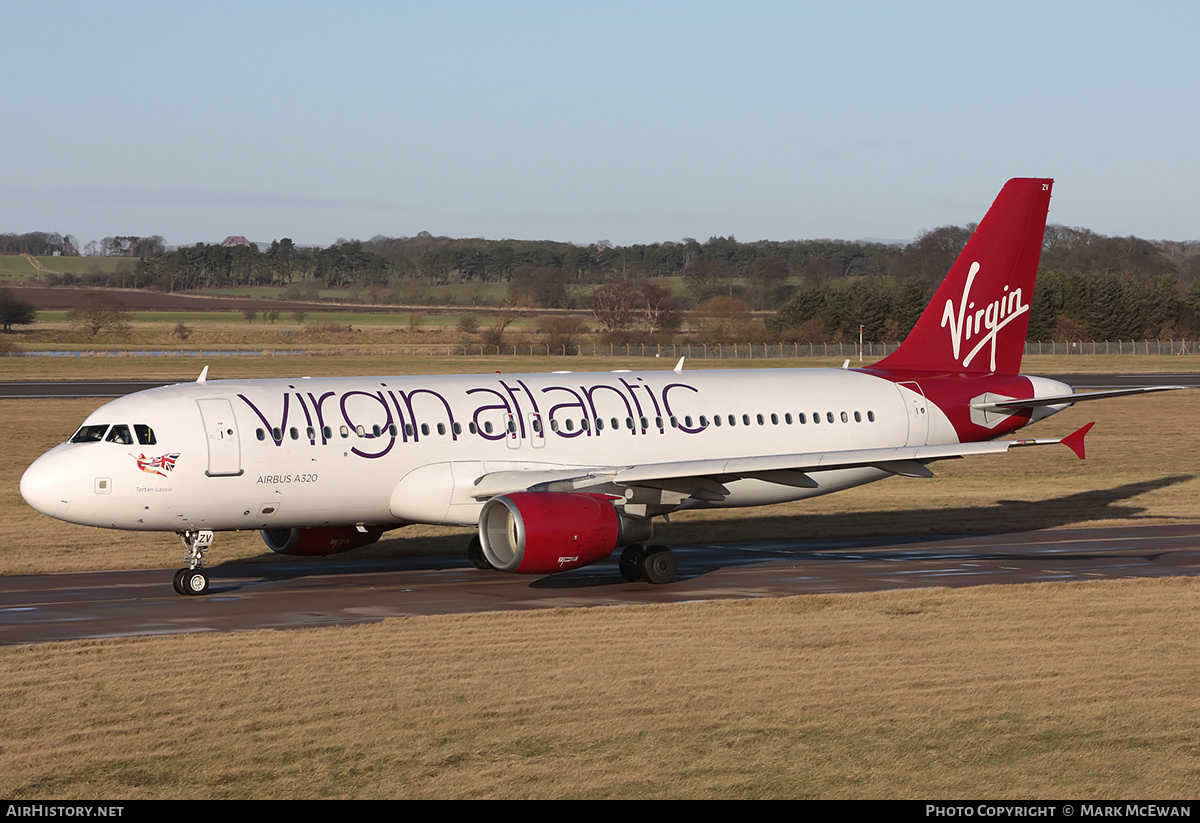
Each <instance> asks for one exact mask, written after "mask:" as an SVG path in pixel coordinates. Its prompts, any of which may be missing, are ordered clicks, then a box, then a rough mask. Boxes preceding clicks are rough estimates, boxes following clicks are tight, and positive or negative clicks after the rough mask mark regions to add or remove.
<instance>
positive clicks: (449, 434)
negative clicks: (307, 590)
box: [21, 369, 1058, 532]
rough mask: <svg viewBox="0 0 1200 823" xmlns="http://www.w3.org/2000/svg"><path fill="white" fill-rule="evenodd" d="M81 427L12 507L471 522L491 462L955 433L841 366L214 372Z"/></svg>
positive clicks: (824, 481)
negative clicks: (223, 375)
mask: <svg viewBox="0 0 1200 823" xmlns="http://www.w3.org/2000/svg"><path fill="white" fill-rule="evenodd" d="M1045 382H1046V383H1049V381H1045ZM1057 385H1058V384H1054V385H1053V386H1047V387H1043V388H1042V390H1044V391H1053V390H1056V388H1055V387H1056V386H1057ZM89 426H92V427H95V428H94V429H93V431H102V427H104V426H110V427H115V426H125V427H126V431H125V432H124V433H121V432H117V430H115V429H112V428H110V429H108V432H107V434H103V433H102V434H101V435H99V436H98V437H97V438H96V439H93V441H92V442H68V443H64V444H62V445H61V446H58V447H56V448H55V449H53V450H52V451H50V452H48V453H47V454H45V455H44V456H42V457H41V458H40V459H39V460H38V461H37V462H36V463H34V465H33V466H31V467H30V468H29V470H28V471H27V472H26V474H25V476H24V478H23V479H22V483H21V491H22V494H23V496H24V497H25V499H26V500H27V501H28V502H29V503H30V504H31V505H33V506H34V507H35V508H37V509H38V510H39V511H42V512H43V513H45V514H48V515H51V516H53V517H56V518H59V519H62V520H66V521H70V522H74V523H81V524H86V525H92V526H100V527H108V528H118V529H137V530H162V531H176V532H179V531H184V530H188V529H209V530H217V531H220V530H233V529H263V528H295V527H310V526H325V525H363V524H397V523H411V522H423V523H444V524H459V525H473V524H475V523H476V522H477V520H478V516H479V510H480V507H481V505H482V503H483V500H482V499H477V498H476V497H475V496H473V492H475V491H476V487H475V483H476V481H477V480H478V479H479V478H480V477H482V476H484V475H488V474H492V473H495V472H513V471H529V472H536V473H541V474H545V473H546V472H553V471H557V470H570V469H587V468H590V467H598V466H599V467H612V466H632V465H637V464H645V463H666V462H672V461H686V460H699V459H712V458H722V457H729V458H734V457H747V456H760V455H775V454H788V453H802V452H832V451H840V450H847V449H869V448H886V447H902V446H911V445H919V444H926V443H931V444H932V443H957V442H958V436H957V435H956V433H955V430H954V428H953V426H952V425H951V424H950V422H949V420H948V419H947V417H946V415H945V414H943V413H942V411H941V410H940V409H939V408H938V407H937V406H936V405H934V404H933V403H932V402H928V401H927V400H926V398H925V397H924V396H923V395H922V394H921V392H920V390H916V388H915V386H911V385H910V384H904V383H897V382H894V381H891V380H887V379H882V378H881V377H878V376H876V375H873V374H870V373H865V372H858V371H852V370H843V369H797V370H741V371H691V372H686V371H685V372H675V371H663V372H636V373H635V372H612V373H586V374H585V373H579V374H574V373H555V374H525V375H520V374H514V375H467V376H457V375H456V376H442V377H361V378H332V379H311V378H301V379H291V380H244V381H237V380H222V381H211V382H207V383H184V384H179V385H174V386H168V387H163V388H158V389H151V390H148V391H144V392H139V393H137V394H133V395H129V396H127V397H123V398H120V399H118V400H115V401H113V402H111V403H108V404H106V405H104V406H102V407H101V408H100V409H98V410H97V411H96V412H95V413H93V414H92V415H90V416H89V417H88V419H87V420H86V421H85V423H84V427H85V429H86V428H87V427H89ZM81 431H82V430H81ZM147 432H149V434H147ZM114 434H116V435H117V436H115V437H114ZM130 440H132V442H127V441H130ZM143 441H145V442H143ZM888 474H889V473H888V472H886V471H883V470H880V469H878V468H875V467H870V466H867V467H858V468H853V469H841V470H836V471H828V472H817V473H815V474H813V478H814V479H815V480H816V481H817V487H816V488H797V487H795V486H791V485H781V484H779V483H769V482H764V481H763V480H756V479H734V480H731V482H730V483H729V484H728V489H729V492H730V494H729V495H728V496H727V497H725V499H723V500H720V501H700V500H694V499H693V500H689V501H688V503H687V504H686V505H688V506H706V505H723V506H749V505H761V504H764V503H774V502H781V501H785V500H796V499H800V498H804V497H811V496H815V495H818V494H826V493H828V492H832V491H837V490H840V489H844V488H848V487H850V486H854V485H859V484H862V483H866V482H870V481H872V480H877V479H880V478H883V477H886V476H888Z"/></svg>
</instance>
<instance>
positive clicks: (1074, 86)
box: [0, 0, 1200, 245]
mask: <svg viewBox="0 0 1200 823" xmlns="http://www.w3.org/2000/svg"><path fill="white" fill-rule="evenodd" d="M0 27H2V28H3V30H4V32H5V45H4V48H3V49H0V76H3V77H4V78H5V80H6V82H5V94H4V117H3V118H2V119H0V141H2V142H0V145H2V146H3V148H4V149H5V152H4V154H5V155H6V162H5V163H4V165H3V167H0V169H2V170H0V232H25V231H35V230H36V231H60V232H63V233H71V234H74V235H76V237H78V238H79V240H80V241H81V242H83V243H86V242H88V241H89V240H94V239H100V238H102V237H104V236H106V235H118V234H137V235H150V234H161V235H163V236H164V237H165V238H166V240H167V242H168V243H171V244H183V243H193V242H198V241H204V242H215V241H219V240H221V239H223V238H224V237H225V236H226V235H230V234H241V235H246V236H248V237H250V238H251V239H252V240H256V241H260V242H270V241H271V240H272V239H276V238H280V237H291V238H293V239H294V240H296V241H297V242H300V243H315V244H322V245H327V244H329V243H331V242H333V241H334V240H336V239H338V238H353V237H357V238H362V239H366V238H369V237H371V236H373V235H376V234H385V235H391V236H405V235H413V234H416V233H417V232H419V231H423V230H424V231H429V232H432V233H433V234H444V235H450V236H454V237H468V236H469V237H488V238H505V237H507V238H517V239H552V240H563V241H571V242H576V243H590V242H595V241H598V240H610V241H612V242H614V243H617V244H628V243H649V242H657V241H664V240H679V239H681V238H684V237H695V238H698V239H701V240H703V239H706V238H708V237H709V236H712V235H730V234H732V235H735V236H736V237H737V238H738V239H739V240H759V239H773V240H787V239H798V238H815V237H835V238H843V239H861V238H892V239H909V238H912V237H914V236H915V235H916V234H917V233H918V232H920V231H921V230H923V229H931V228H935V227H937V226H941V225H946V224H957V225H962V224H965V223H967V222H969V221H972V220H979V219H980V218H981V217H982V216H983V213H984V211H985V210H986V209H987V206H988V205H989V203H990V202H991V200H992V198H993V197H994V196H995V194H996V193H997V192H998V191H999V190H1000V187H1001V186H1002V185H1003V183H1004V181H1005V180H1007V179H1008V178H1010V177H1018V176H1039V177H1040V176H1047V177H1053V178H1055V180H1056V184H1055V194H1054V200H1053V202H1052V203H1051V212H1050V220H1051V222H1055V223H1063V224H1066V225H1070V226H1082V227H1085V228H1090V229H1092V230H1093V231H1097V232H1100V233H1102V234H1112V235H1129V234H1134V235H1137V236H1140V237H1147V238H1166V239H1174V240H1194V239H1200V105H1197V100H1198V99H1200V57H1197V55H1196V52H1195V37H1196V33H1197V31H1200V3H1195V2H1154V1H1153V0H1149V1H1147V0H1143V2H1138V3H1132V2H1120V3H1118V2H1049V1H1048V0H1042V1H1041V2H1037V3H1032V2H1029V3H1027V2H1008V3H969V2H962V0H959V2H925V3H900V2H891V3H875V2H853V0H844V1H843V2H837V3H805V2H780V3H775V2H753V0H739V1H738V2H728V3H712V2H652V1H646V0H644V1H643V2H630V3H623V2H599V1H598V0H597V1H595V2H570V0H558V1H557V2H491V3H483V2H453V1H452V0H450V1H448V2H437V3H429V2H424V3H411V4H410V3H403V2H352V1H351V2H344V3H338V4H333V3H317V2H300V1H299V0H297V1H296V2H258V3H255V2H244V3H223V2H209V3H204V4H198V3H168V2H147V3H142V2H121V3H102V2H88V3H85V2H53V0H50V1H49V2H39V3H29V2H23V1H22V0H0Z"/></svg>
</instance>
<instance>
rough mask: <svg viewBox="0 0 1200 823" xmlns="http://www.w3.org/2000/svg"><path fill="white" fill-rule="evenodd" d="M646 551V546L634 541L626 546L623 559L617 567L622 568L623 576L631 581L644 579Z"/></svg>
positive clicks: (622, 555) (622, 553) (622, 554)
mask: <svg viewBox="0 0 1200 823" xmlns="http://www.w3.org/2000/svg"><path fill="white" fill-rule="evenodd" d="M644 551H645V548H644V547H643V546H642V544H641V543H634V544H633V545H631V546H626V547H625V551H623V552H621V561H620V563H618V564H617V567H618V568H619V569H620V570H621V577H623V578H625V579H626V580H627V581H628V582H630V583H636V582H638V581H639V580H641V579H642V554H643V553H644Z"/></svg>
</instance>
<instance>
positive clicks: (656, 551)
mask: <svg viewBox="0 0 1200 823" xmlns="http://www.w3.org/2000/svg"><path fill="white" fill-rule="evenodd" d="M677 566H678V564H677V563H676V560H675V552H673V551H671V550H670V549H668V548H667V547H666V546H651V547H650V548H648V549H646V552H645V554H643V555H642V575H643V576H644V577H645V578H646V582H647V583H657V584H661V583H670V582H671V581H672V580H674V579H675V571H676V568H677Z"/></svg>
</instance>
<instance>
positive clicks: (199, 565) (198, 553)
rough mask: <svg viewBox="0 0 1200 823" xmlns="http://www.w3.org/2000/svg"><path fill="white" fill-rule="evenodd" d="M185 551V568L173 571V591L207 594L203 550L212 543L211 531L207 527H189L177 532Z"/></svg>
mask: <svg viewBox="0 0 1200 823" xmlns="http://www.w3.org/2000/svg"><path fill="white" fill-rule="evenodd" d="M179 539H180V540H181V541H182V542H183V548H184V549H185V553H184V555H183V562H184V563H187V564H188V567H187V568H186V569H180V570H179V571H177V572H175V580H174V585H175V591H176V592H178V593H179V594H188V595H200V594H208V573H207V572H205V571H204V569H203V566H204V550H205V549H207V548H208V547H209V546H211V545H212V541H213V533H212V532H211V531H209V530H207V529H189V530H187V531H183V532H179Z"/></svg>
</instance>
